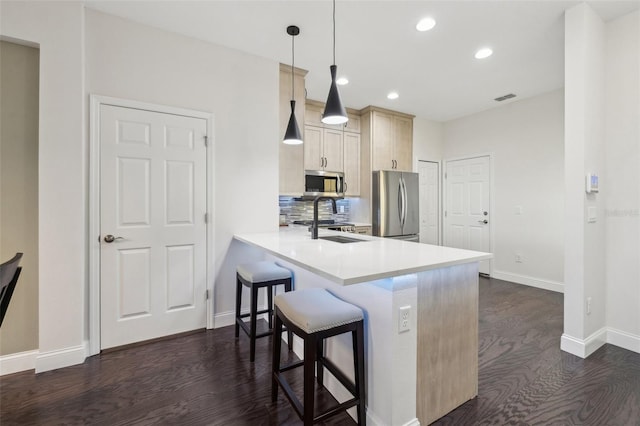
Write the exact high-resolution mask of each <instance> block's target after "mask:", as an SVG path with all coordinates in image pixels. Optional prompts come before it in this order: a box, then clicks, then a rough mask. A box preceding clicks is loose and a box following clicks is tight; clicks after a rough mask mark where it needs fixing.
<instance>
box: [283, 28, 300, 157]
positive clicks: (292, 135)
mask: <svg viewBox="0 0 640 426" xmlns="http://www.w3.org/2000/svg"><path fill="white" fill-rule="evenodd" d="M287 34H289V35H290V36H291V101H290V102H291V115H290V116H289V123H288V124H287V130H286V131H285V132H284V140H283V141H282V142H283V143H286V144H287V145H300V144H301V143H302V133H300V127H298V120H296V101H295V90H294V88H295V81H294V80H295V78H294V77H295V76H294V62H295V50H294V44H293V43H294V42H293V40H294V38H295V36H297V35H298V34H300V28H298V27H296V26H295V25H290V26H288V27H287Z"/></svg>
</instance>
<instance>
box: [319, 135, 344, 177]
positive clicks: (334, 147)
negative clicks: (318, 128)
mask: <svg viewBox="0 0 640 426" xmlns="http://www.w3.org/2000/svg"><path fill="white" fill-rule="evenodd" d="M323 136H324V137H323V141H322V146H323V152H324V158H325V162H324V169H325V170H329V171H332V172H341V171H343V170H344V164H343V162H342V155H343V152H342V150H343V148H342V131H341V130H333V129H324V132H323Z"/></svg>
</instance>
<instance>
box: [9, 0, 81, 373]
mask: <svg viewBox="0 0 640 426" xmlns="http://www.w3.org/2000/svg"><path fill="white" fill-rule="evenodd" d="M0 8H1V10H0V31H1V35H2V36H5V37H9V38H13V39H17V40H21V41H28V42H31V43H32V44H35V45H39V47H40V114H39V131H38V133H39V142H38V143H39V159H38V161H39V177H38V186H39V191H40V192H39V194H38V204H39V208H40V211H39V271H38V275H39V299H40V306H39V321H38V330H39V339H38V340H39V344H38V346H39V355H38V358H37V365H36V367H37V368H36V369H37V371H38V370H47V369H51V368H57V367H62V366H65V365H71V364H74V363H78V362H82V361H83V360H84V354H85V350H84V343H83V340H84V336H85V322H86V321H85V319H86V318H85V316H86V304H85V300H86V291H87V287H86V282H87V266H86V265H87V252H86V243H87V239H86V237H87V233H86V229H87V215H86V212H87V191H86V188H87V185H86V184H87V180H86V176H87V161H86V159H87V144H86V143H85V140H84V135H85V133H84V128H85V115H84V112H85V98H84V92H83V55H84V52H83V25H84V16H83V10H84V9H83V6H82V4H81V3H79V2H78V3H76V2H64V3H58V2H55V3H53V2H52V3H49V2H6V1H3V2H1V3H0ZM32 368H33V367H32Z"/></svg>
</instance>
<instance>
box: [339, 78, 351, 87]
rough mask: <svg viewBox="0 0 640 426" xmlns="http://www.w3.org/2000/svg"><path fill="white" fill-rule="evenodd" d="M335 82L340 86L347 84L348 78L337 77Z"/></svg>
mask: <svg viewBox="0 0 640 426" xmlns="http://www.w3.org/2000/svg"><path fill="white" fill-rule="evenodd" d="M336 84H339V85H340V86H344V85H345V84H349V79H348V78H347V77H340V78H339V79H337V80H336Z"/></svg>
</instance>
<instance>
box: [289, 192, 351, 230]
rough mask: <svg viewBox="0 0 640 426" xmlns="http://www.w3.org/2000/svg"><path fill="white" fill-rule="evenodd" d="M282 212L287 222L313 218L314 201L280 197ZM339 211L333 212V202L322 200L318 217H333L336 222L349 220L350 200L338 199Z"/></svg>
mask: <svg viewBox="0 0 640 426" xmlns="http://www.w3.org/2000/svg"><path fill="white" fill-rule="evenodd" d="M278 202H279V205H280V214H281V215H285V216H286V223H287V224H289V223H292V222H293V221H294V220H312V219H313V201H303V200H299V199H296V198H292V197H279V199H278ZM336 205H337V207H338V213H337V214H333V212H332V210H331V202H330V201H327V200H320V202H319V203H318V219H333V220H335V221H336V222H348V221H349V208H350V203H349V200H348V199H346V200H337V201H336Z"/></svg>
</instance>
